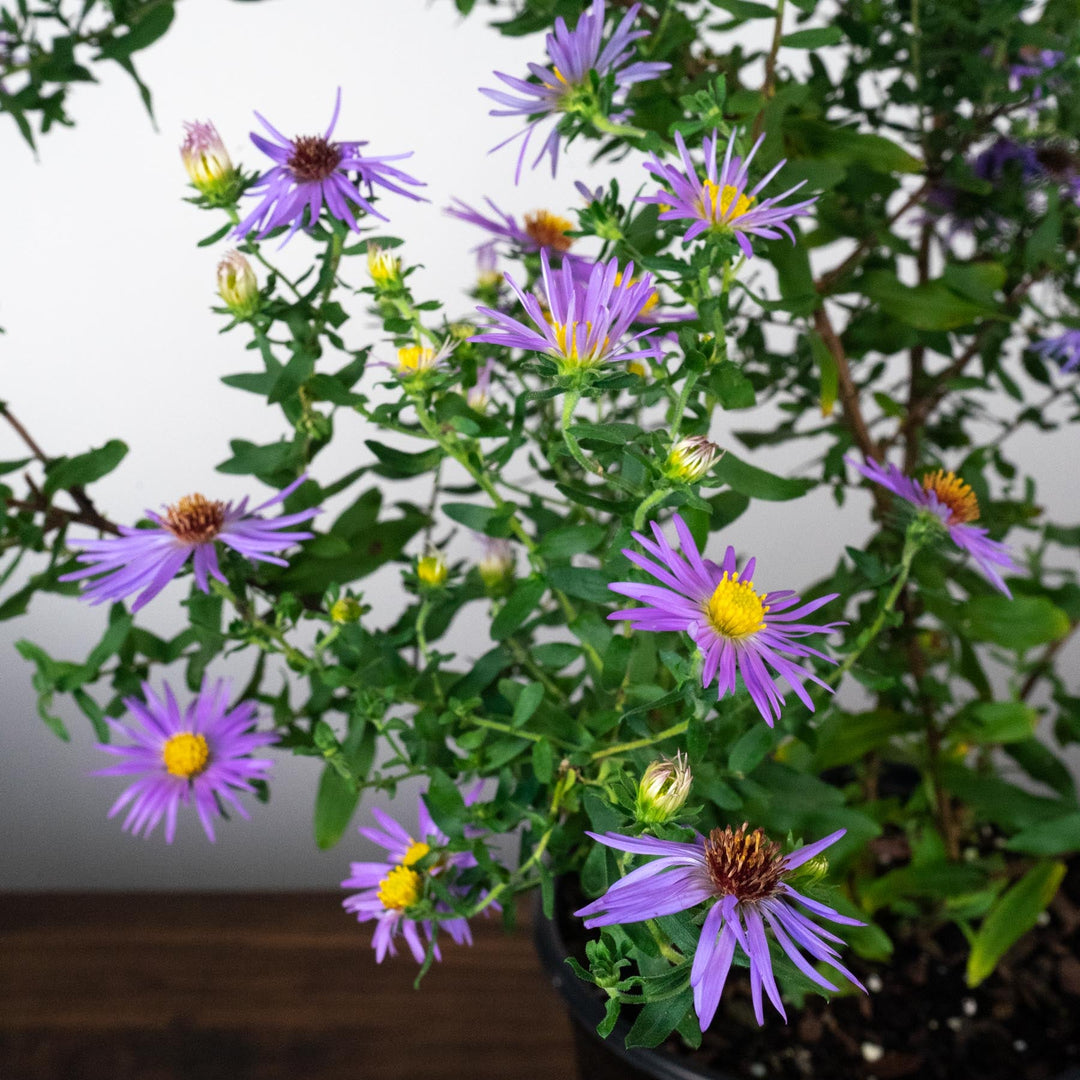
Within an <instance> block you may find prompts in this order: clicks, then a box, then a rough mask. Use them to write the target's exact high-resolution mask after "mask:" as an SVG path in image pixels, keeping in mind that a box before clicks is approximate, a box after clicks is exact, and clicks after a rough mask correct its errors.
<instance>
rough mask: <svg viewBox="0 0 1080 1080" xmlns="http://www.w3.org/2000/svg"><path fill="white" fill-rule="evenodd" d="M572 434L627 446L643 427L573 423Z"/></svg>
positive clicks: (580, 437)
mask: <svg viewBox="0 0 1080 1080" xmlns="http://www.w3.org/2000/svg"><path fill="white" fill-rule="evenodd" d="M570 434H571V435H574V436H575V437H577V438H578V439H595V440H596V441H597V442H605V443H613V444H614V445H616V446H625V445H626V444H627V443H630V442H633V441H634V440H635V439H636V438H637V437H638V436H639V435H640V434H641V429H640V428H639V427H637V425H636V424H615V423H612V424H581V423H578V424H572V425H571V427H570Z"/></svg>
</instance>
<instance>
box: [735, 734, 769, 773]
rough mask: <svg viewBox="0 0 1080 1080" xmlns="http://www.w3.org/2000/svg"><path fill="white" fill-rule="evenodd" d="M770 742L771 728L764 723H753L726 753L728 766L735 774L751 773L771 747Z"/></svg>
mask: <svg viewBox="0 0 1080 1080" xmlns="http://www.w3.org/2000/svg"><path fill="white" fill-rule="evenodd" d="M772 744H773V732H772V728H770V727H768V726H767V725H765V724H758V723H755V724H754V726H753V727H752V728H750V730H749V731H746V732H744V733H743V734H742V735H740V736H739V738H738V739H736V740H735V744H734V745H733V746H732V748H731V751H730V752H729V754H728V768H729V769H730V770H731V771H732V772H733V773H734V774H735V775H736V776H746V775H747V774H748V773H752V772H753V771H754V769H756V768H757V766H758V765H760V764H761V762H762V761H763V760H764V759H765V755H766V754H767V753H768V752H769V751H770V750H771V749H772Z"/></svg>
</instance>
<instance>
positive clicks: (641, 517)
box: [634, 484, 672, 532]
mask: <svg viewBox="0 0 1080 1080" xmlns="http://www.w3.org/2000/svg"><path fill="white" fill-rule="evenodd" d="M671 490H672V489H671V488H669V487H668V486H667V485H666V484H665V485H664V486H663V487H661V488H659V489H657V490H656V491H654V492H653V493H652V494H651V495H649V496H648V497H647V498H646V499H644V500H642V503H641V505H640V506H639V507H638V508H637V511H636V513H635V514H634V531H635V532H641V530H642V528H643V527H644V525H645V515H646V514H647V513H648V512H649V511H650V510H651V509H652V508H653V507H654V506H655V505H656V504H657V503H658V502H660V501H661V500H662V499H664V498H666V497H667V496H668V495H670V494H671Z"/></svg>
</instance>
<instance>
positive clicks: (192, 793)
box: [94, 679, 277, 844]
mask: <svg viewBox="0 0 1080 1080" xmlns="http://www.w3.org/2000/svg"><path fill="white" fill-rule="evenodd" d="M143 693H144V694H145V695H146V702H145V703H143V702H141V701H139V700H138V698H125V699H124V704H125V705H126V706H127V709H128V714H129V716H130V717H131V719H132V720H133V721H137V725H136V724H135V723H132V722H131V721H129V722H128V723H124V722H123V721H120V720H113V719H111V718H110V717H106V718H105V722H106V723H107V724H108V725H109V728H110V730H111V731H112V732H113V733H114V734H116V735H118V736H120V737H121V738H123V739H127V740H128V743H127V744H126V745H123V746H119V745H114V744H109V743H99V744H98V749H99V750H104V751H105V753H106V754H113V755H115V756H116V757H118V758H121V759H122V760H121V761H120V763H119V764H118V765H112V766H110V767H109V768H107V769H99V770H98V771H97V772H96V773H94V775H95V776H138V777H139V779H137V780H135V782H134V783H132V784H131V786H130V787H128V788H127V790H126V791H125V792H124V793H123V794H122V795H121V796H120V798H119V799H117V800H116V802H115V803H114V804H113V807H112V809H111V810H110V811H109V817H114V816H115V815H116V814H118V813H119V812H120V811H121V810H123V808H124V807H125V806H128V807H129V809H128V813H127V817H126V818H125V819H124V826H123V827H124V829H125V831H127V830H130V831H131V832H132V833H134V834H136V835H138V833H140V832H141V833H142V834H143V835H144V836H149V835H150V834H151V833H152V832H153V831H154V829H155V828H157V824H158V822H159V821H161V819H162V818H164V819H165V842H166V843H169V844H171V843H172V841H173V836H174V835H175V833H176V812H177V810H178V809H179V808H180V806H181V805H183V806H186V805H188V804H189V803H194V805H195V810H196V812H197V813H198V815H199V820H200V821H201V822H202V827H203V829H204V830H205V831H206V835H207V836H208V837H209V838H210V841H211V842H213V840H214V826H213V820H212V819H213V817H214V815H215V814H216V813H220V814H221V815H222V816H224V804H228V805H229V806H230V807H231V808H232V809H233V810H235V811H236V812H237V813H238V814H239V815H240V816H241V817H243V818H247V816H248V813H247V811H246V810H245V809H244V807H243V806H242V805H241V804H240V802H239V801H238V799H237V798H236V794H235V793H236V792H238V791H253V790H254V788H253V786H252V783H251V782H252V781H253V780H263V779H265V777H266V773H267V771H268V770H269V769H270V767H271V765H272V764H273V762H271V761H269V760H266V759H262V758H253V757H251V753H252V751H254V750H257V749H258V748H259V747H262V746H268V745H270V744H271V743H275V742H277V735H275V734H274V733H273V732H263V733H260V732H257V731H255V730H253V729H254V726H255V719H256V717H255V704H254V703H253V702H250V701H243V702H241V703H240V704H239V705H237V706H236V708H234V709H230V708H229V684H228V683H227V682H225V681H223V680H222V681H218V682H216V683H214V684H213V685H211V684H210V681H209V679H204V680H203V685H202V689H201V690H200V691H199V694H198V696H197V697H196V698H195V700H194V701H192V702H191V704H190V705H188V707H187V709H186V710H184V711H181V709H180V706H179V705H178V704H177V701H176V697H175V695H174V694H173V692H172V690H171V689H170V687H169V686H168V684H165V699H164V701H163V700H162V699H161V698H159V697H158V696H157V695H156V694H155V693H154V691H153V690H151V689H150V684H149V683H143ZM129 804H130V805H129Z"/></svg>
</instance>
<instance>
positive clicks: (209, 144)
mask: <svg viewBox="0 0 1080 1080" xmlns="http://www.w3.org/2000/svg"><path fill="white" fill-rule="evenodd" d="M184 130H185V131H186V132H187V134H186V136H185V138H184V141H183V143H182V145H181V146H180V157H181V159H182V160H183V162H184V168H185V169H187V174H188V177H189V178H190V180H191V183H192V184H193V185H194V187H195V188H196V190H197V191H199V192H200V193H201V194H203V195H205V196H206V197H207V198H208V199H210V200H211V201H213V202H223V203H228V202H232V201H233V200H234V199H235V197H236V182H237V179H238V176H237V172H236V169H235V168H234V166H233V163H232V159H231V158H230V157H229V151H228V150H226V149H225V144H224V143H223V142H222V141H221V136H220V135H219V134H218V132H217V128H216V127H214V125H213V124H211V123H210V122H209V121H207V122H206V123H202V122H200V121H198V120H197V121H195V122H194V123H187V122H185V124H184Z"/></svg>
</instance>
